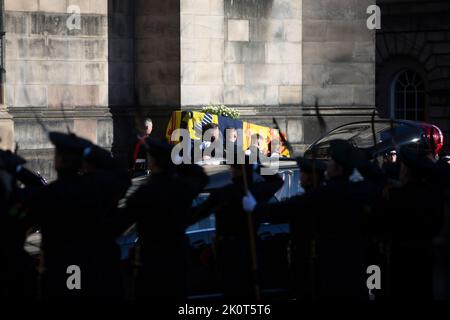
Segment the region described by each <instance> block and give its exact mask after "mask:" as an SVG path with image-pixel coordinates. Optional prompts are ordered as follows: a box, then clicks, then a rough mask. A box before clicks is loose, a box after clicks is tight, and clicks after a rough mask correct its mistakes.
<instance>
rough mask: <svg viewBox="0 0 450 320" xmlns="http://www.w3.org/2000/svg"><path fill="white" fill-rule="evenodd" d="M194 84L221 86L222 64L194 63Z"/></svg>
mask: <svg viewBox="0 0 450 320" xmlns="http://www.w3.org/2000/svg"><path fill="white" fill-rule="evenodd" d="M195 82H196V83H198V84H216V85H218V84H219V85H220V84H223V63H201V62H199V63H196V64H195Z"/></svg>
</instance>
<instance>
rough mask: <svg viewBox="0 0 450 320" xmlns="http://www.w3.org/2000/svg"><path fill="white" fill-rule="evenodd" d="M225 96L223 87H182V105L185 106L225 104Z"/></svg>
mask: <svg viewBox="0 0 450 320" xmlns="http://www.w3.org/2000/svg"><path fill="white" fill-rule="evenodd" d="M223 95H224V93H223V86H202V85H194V86H191V85H188V86H182V87H181V104H182V105H183V106H200V105H208V104H222V103H224V98H223Z"/></svg>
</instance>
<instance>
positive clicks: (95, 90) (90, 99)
mask: <svg viewBox="0 0 450 320" xmlns="http://www.w3.org/2000/svg"><path fill="white" fill-rule="evenodd" d="M99 105H100V99H99V87H98V86H97V85H50V86H48V107H49V108H61V107H89V106H99Z"/></svg>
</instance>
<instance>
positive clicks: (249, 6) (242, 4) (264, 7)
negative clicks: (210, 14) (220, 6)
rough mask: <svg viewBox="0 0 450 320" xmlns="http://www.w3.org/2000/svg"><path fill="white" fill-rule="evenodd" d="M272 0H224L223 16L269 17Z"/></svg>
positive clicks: (241, 17)
mask: <svg viewBox="0 0 450 320" xmlns="http://www.w3.org/2000/svg"><path fill="white" fill-rule="evenodd" d="M273 1H274V0H258V1H248V0H225V1H224V11H225V16H226V17H227V18H230V19H249V18H264V17H269V16H270V14H271V11H272V6H273Z"/></svg>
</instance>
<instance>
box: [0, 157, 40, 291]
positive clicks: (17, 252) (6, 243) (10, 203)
mask: <svg viewBox="0 0 450 320" xmlns="http://www.w3.org/2000/svg"><path fill="white" fill-rule="evenodd" d="M24 164H25V160H24V159H23V158H21V157H19V156H17V155H15V154H12V153H11V152H10V151H3V150H0V177H1V183H0V190H1V191H0V196H1V200H0V205H1V207H0V261H1V264H0V297H1V298H8V299H24V298H26V299H30V298H35V297H36V293H37V291H36V290H37V287H36V282H37V271H36V264H35V260H34V259H33V258H32V257H31V256H30V255H29V254H28V253H27V252H26V251H25V250H24V242H25V233H26V230H27V226H26V223H25V220H24V217H25V212H24V208H23V200H24V198H25V197H26V194H27V193H29V192H31V191H32V190H33V188H38V187H40V186H42V185H43V184H44V181H43V179H42V178H41V177H39V176H38V175H36V174H34V173H32V172H31V171H29V170H28V169H26V168H24V167H23V165H24ZM19 183H20V184H21V185H22V187H21V188H19Z"/></svg>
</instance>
